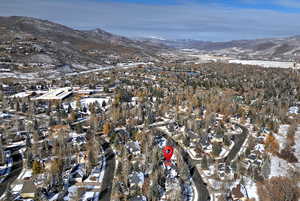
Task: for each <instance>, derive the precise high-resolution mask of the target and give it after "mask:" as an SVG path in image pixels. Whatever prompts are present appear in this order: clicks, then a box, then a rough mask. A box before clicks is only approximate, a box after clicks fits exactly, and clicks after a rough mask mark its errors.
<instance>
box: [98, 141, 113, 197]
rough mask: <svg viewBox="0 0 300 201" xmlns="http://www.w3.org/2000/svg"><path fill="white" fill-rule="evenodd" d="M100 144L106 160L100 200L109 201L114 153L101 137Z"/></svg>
mask: <svg viewBox="0 0 300 201" xmlns="http://www.w3.org/2000/svg"><path fill="white" fill-rule="evenodd" d="M101 146H102V148H103V150H104V157H105V160H106V165H105V173H104V177H103V182H102V186H101V191H100V194H99V200H100V201H110V198H111V191H112V182H113V178H114V172H115V164H116V162H115V153H114V152H113V150H112V148H111V147H110V145H109V143H108V142H106V141H105V140H103V139H101Z"/></svg>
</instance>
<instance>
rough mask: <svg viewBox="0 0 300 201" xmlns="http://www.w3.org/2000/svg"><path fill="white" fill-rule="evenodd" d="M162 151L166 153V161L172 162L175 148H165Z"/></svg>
mask: <svg viewBox="0 0 300 201" xmlns="http://www.w3.org/2000/svg"><path fill="white" fill-rule="evenodd" d="M162 151H163V153H164V157H165V159H166V160H167V161H170V160H171V158H172V155H173V151H174V149H173V147H171V146H165V147H164V148H163V150H162Z"/></svg>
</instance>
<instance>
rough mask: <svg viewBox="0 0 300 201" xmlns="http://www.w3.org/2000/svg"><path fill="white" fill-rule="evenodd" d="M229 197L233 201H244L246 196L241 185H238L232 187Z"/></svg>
mask: <svg viewBox="0 0 300 201" xmlns="http://www.w3.org/2000/svg"><path fill="white" fill-rule="evenodd" d="M231 196H232V200H233V201H246V200H247V195H246V193H245V192H244V190H243V189H242V185H241V184H238V185H237V186H236V187H234V188H233V189H232V191H231Z"/></svg>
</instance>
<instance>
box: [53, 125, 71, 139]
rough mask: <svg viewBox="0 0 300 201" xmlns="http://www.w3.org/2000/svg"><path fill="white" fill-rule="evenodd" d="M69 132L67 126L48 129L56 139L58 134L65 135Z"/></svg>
mask: <svg viewBox="0 0 300 201" xmlns="http://www.w3.org/2000/svg"><path fill="white" fill-rule="evenodd" d="M69 130H70V126H69V125H55V126H51V127H50V131H51V133H52V136H53V137H57V136H58V135H59V134H62V133H67V132H69Z"/></svg>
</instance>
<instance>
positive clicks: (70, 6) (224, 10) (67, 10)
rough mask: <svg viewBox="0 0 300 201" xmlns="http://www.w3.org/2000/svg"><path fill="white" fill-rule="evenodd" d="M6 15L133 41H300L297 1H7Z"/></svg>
mask: <svg viewBox="0 0 300 201" xmlns="http://www.w3.org/2000/svg"><path fill="white" fill-rule="evenodd" d="M0 15H4V16H12V15H17V16H31V17H37V18H41V19H47V20H50V21H54V22H57V23H61V24H64V25H67V26H70V27H73V28H75V29H95V28H102V29H104V30H106V31H109V32H112V33H115V34H119V35H124V36H128V37H160V38H168V39H197V40H210V41H227V40H238V39H255V38H269V37H287V36H293V35H300V22H299V19H300V1H297V0H260V1H259V0H232V1H230V0H151V1H150V0H26V1H24V0H1V3H0Z"/></svg>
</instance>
